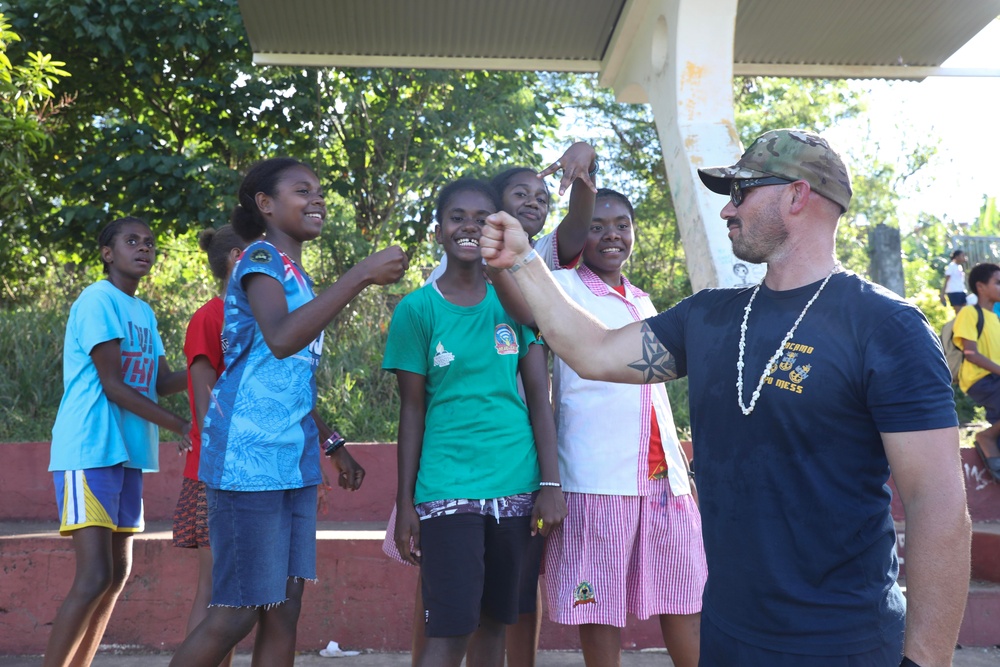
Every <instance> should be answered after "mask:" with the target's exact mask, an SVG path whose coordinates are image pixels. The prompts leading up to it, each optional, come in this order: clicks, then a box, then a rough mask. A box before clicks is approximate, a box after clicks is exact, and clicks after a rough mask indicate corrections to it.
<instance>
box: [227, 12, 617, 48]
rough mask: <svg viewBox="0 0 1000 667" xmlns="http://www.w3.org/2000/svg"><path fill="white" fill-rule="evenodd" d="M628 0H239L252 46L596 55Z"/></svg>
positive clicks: (604, 43)
mask: <svg viewBox="0 0 1000 667" xmlns="http://www.w3.org/2000/svg"><path fill="white" fill-rule="evenodd" d="M624 3H625V0H612V1H608V0H402V1H400V0H285V1H283V2H274V1H273V0H240V11H241V12H242V14H243V22H244V24H245V25H246V28H247V33H248V34H249V36H250V44H251V45H252V46H253V50H254V53H288V54H303V55H328V56H379V57H390V58H397V59H399V60H400V62H404V61H405V59H406V58H408V57H418V58H421V57H423V58H426V57H438V58H456V57H463V58H517V59H526V60H538V59H542V60H583V61H590V62H599V61H600V60H601V57H602V56H603V55H604V50H605V48H606V47H607V44H608V41H609V40H610V38H611V32H612V31H613V30H614V27H615V22H616V21H617V19H618V14H619V13H620V12H621V8H622V5H623V4H624Z"/></svg>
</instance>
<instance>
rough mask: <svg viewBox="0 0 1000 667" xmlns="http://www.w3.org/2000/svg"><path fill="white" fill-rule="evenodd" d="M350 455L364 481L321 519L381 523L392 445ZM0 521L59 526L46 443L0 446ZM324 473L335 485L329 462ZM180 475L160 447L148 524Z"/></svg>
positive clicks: (391, 485)
mask: <svg viewBox="0 0 1000 667" xmlns="http://www.w3.org/2000/svg"><path fill="white" fill-rule="evenodd" d="M349 447H350V451H351V454H352V455H353V456H354V458H355V459H357V461H358V463H360V464H361V465H362V466H364V468H365V482H364V484H362V486H361V489H359V490H358V491H355V492H353V493H351V492H346V491H343V490H342V489H340V488H334V489H333V490H331V491H330V492H329V494H328V496H327V498H328V500H329V502H328V505H327V512H326V514H325V515H323V516H321V518H330V519H343V520H348V521H386V520H388V518H389V512H390V511H391V510H392V504H393V502H394V500H395V496H396V445H395V443H391V444H382V443H350V445H349ZM0 460H2V461H3V465H2V466H0V489H3V496H4V502H3V503H0V521H9V520H14V521H52V522H56V521H58V519H59V517H58V516H57V514H56V501H55V488H54V486H53V483H52V474H51V473H49V472H47V469H48V465H49V443H47V442H13V443H10V442H8V443H0ZM323 469H324V470H325V471H326V472H327V474H328V475H329V476H330V478H331V481H332V482H333V483H334V484H336V481H337V480H336V476H335V475H334V474H333V472H332V471H333V469H332V467H331V466H330V464H329V463H327V462H325V461H324V463H323ZM183 474H184V457H181V456H178V455H177V445H176V443H173V442H164V443H160V472H158V473H150V474H147V475H144V476H143V494H142V495H143V504H144V509H145V516H146V520H147V521H163V520H168V521H169V520H172V518H173V516H174V508H175V507H176V505H177V496H178V494H179V493H180V490H181V478H182V477H183Z"/></svg>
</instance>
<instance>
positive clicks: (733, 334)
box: [480, 129, 971, 667]
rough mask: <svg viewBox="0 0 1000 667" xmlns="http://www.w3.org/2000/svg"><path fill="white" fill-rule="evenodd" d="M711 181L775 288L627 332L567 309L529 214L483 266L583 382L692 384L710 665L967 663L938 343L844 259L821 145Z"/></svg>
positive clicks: (775, 142) (954, 436)
mask: <svg viewBox="0 0 1000 667" xmlns="http://www.w3.org/2000/svg"><path fill="white" fill-rule="evenodd" d="M699 176H700V177H701V179H702V182H703V183H704V184H705V185H706V186H707V187H708V188H709V189H710V190H712V191H713V192H717V193H720V194H727V195H728V196H729V201H728V202H727V203H726V204H725V206H724V207H723V209H722V211H721V217H722V219H723V220H724V223H725V224H726V226H727V227H728V229H729V238H730V239H731V241H732V245H733V253H734V254H735V255H736V257H737V258H739V259H741V260H743V261H745V262H750V263H754V264H759V263H766V264H767V272H766V274H765V277H764V280H763V282H762V283H760V284H758V285H756V286H753V287H737V288H731V289H706V290H702V291H700V292H698V293H696V294H694V295H693V296H691V297H688V298H687V299H684V300H683V301H681V302H680V303H679V304H677V305H676V306H674V307H673V308H670V309H669V310H667V311H665V312H663V313H660V314H659V315H656V316H655V317H652V318H649V319H646V320H644V321H642V322H634V323H631V324H626V325H624V326H621V327H619V328H610V327H608V326H606V325H602V324H601V323H600V322H598V321H596V320H595V319H594V318H592V317H591V316H590V315H588V314H587V313H586V312H585V311H584V310H582V309H580V308H579V307H577V306H576V305H575V304H573V303H572V302H571V301H569V300H568V299H567V298H566V296H565V295H564V293H563V292H562V291H561V290H560V289H559V288H558V286H557V284H556V282H555V280H554V278H553V277H552V274H551V273H550V272H549V271H547V270H546V269H545V267H544V266H543V263H542V262H541V261H538V257H537V253H534V252H533V251H532V249H531V247H530V246H529V245H528V243H527V239H526V238H525V235H524V231H523V230H522V229H521V226H520V224H518V222H517V221H516V220H514V219H512V218H510V216H507V215H505V214H503V213H499V214H496V215H493V216H490V217H489V218H488V219H487V226H486V227H485V228H484V230H483V235H482V239H481V241H480V245H481V250H482V254H483V257H484V258H485V259H486V260H487V262H488V263H489V264H491V265H492V266H494V267H496V268H507V269H508V270H509V271H510V272H511V273H512V274H513V276H514V278H515V280H516V282H517V285H518V287H519V288H520V290H521V292H522V294H523V295H524V297H525V299H526V301H527V302H528V305H529V306H530V308H531V311H532V313H533V315H534V316H535V320H536V321H537V322H538V324H539V325H540V328H541V331H543V332H544V334H545V341H546V343H547V344H548V345H550V346H551V349H552V350H553V351H554V352H555V353H556V354H558V355H559V356H560V357H561V358H562V359H563V360H564V361H565V362H566V363H567V364H568V365H569V366H570V367H571V368H572V369H573V370H574V371H576V372H577V373H578V374H579V375H580V376H581V377H585V378H588V379H592V380H603V381H609V382H631V383H656V382H664V381H666V380H672V379H675V378H678V377H681V376H685V375H686V376H687V377H688V380H689V385H688V387H689V397H690V410H691V424H692V432H693V434H694V447H695V459H694V461H695V463H694V465H695V473H696V475H697V480H698V492H699V499H700V508H701V512H702V521H703V535H704V540H705V554H706V558H707V561H708V573H709V574H708V581H707V583H706V587H705V594H704V597H703V600H702V602H703V609H702V623H701V655H700V663H699V664H700V666H701V667H728V666H730V665H735V664H739V665H741V666H742V667H747V666H748V665H750V666H760V667H775V666H785V665H787V666H789V667H791V666H793V665H794V666H795V667H819V666H822V665H830V664H852V665H871V666H873V667H874V666H878V667H895V666H896V665H900V664H902V665H906V666H907V667H912V666H913V665H924V666H927V667H930V666H939V665H950V664H951V660H952V654H953V651H954V647H955V642H956V640H957V638H958V629H959V626H960V624H961V621H962V615H963V611H964V609H965V603H966V598H967V594H968V586H969V564H970V542H971V522H970V520H969V514H968V509H967V507H966V499H965V484H964V479H963V474H962V468H961V463H960V460H959V454H958V451H959V447H958V429H957V417H956V414H955V405H954V399H953V392H952V387H951V375H950V373H949V371H948V367H947V364H946V363H945V360H944V355H943V353H942V350H941V345H940V341H939V340H938V339H937V337H936V336H935V334H934V332H933V331H931V329H930V327H929V326H928V324H927V321H926V319H925V318H924V317H923V315H922V314H921V313H920V311H919V310H918V309H917V308H916V307H914V306H913V305H912V304H909V303H907V302H905V301H903V300H902V299H900V298H898V297H897V296H896V295H894V294H892V293H890V292H889V291H888V290H885V289H882V288H880V287H879V286H877V285H874V284H872V283H869V282H867V281H865V280H863V279H861V278H860V277H858V276H856V275H854V274H851V273H849V272H846V271H844V270H843V269H842V268H841V267H840V266H839V264H838V263H837V261H836V259H835V248H836V241H835V239H836V231H837V225H838V222H839V219H840V216H841V215H843V214H844V212H845V211H846V210H847V207H848V206H849V204H850V200H851V195H852V189H851V183H850V176H849V175H848V172H847V168H846V166H845V165H844V163H843V161H842V160H841V158H840V156H839V155H838V154H837V153H836V152H835V151H834V150H833V149H832V148H831V147H830V145H829V144H828V143H827V142H826V140H824V139H823V138H822V137H820V136H818V135H816V134H813V133H811V132H808V131H804V130H791V129H783V130H773V131H770V132H767V133H765V134H763V135H762V136H760V137H759V138H758V139H757V140H756V141H754V143H753V144H751V146H750V147H749V148H748V149H747V150H746V151H745V152H744V154H743V156H742V157H741V158H740V160H739V161H738V162H737V163H736V164H735V165H732V166H729V167H715V168H709V169H700V170H699ZM738 323H739V324H738ZM758 369H760V370H759V371H758ZM890 471H891V473H892V477H893V479H894V480H895V482H896V487H897V489H898V491H899V496H900V498H901V500H902V502H903V507H904V511H905V512H906V537H907V546H908V549H907V553H906V583H907V591H906V598H905V599H904V597H903V594H902V591H901V590H900V588H899V586H898V584H897V582H896V576H897V572H898V559H897V557H896V552H895V542H896V536H895V531H894V529H893V521H892V515H891V513H890V492H889V487H888V484H887V482H888V478H889V475H890ZM901 658H902V660H903V661H902V663H900V659H901Z"/></svg>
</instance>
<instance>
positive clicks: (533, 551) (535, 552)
mask: <svg viewBox="0 0 1000 667" xmlns="http://www.w3.org/2000/svg"><path fill="white" fill-rule="evenodd" d="M529 525H530V524H529ZM543 555H545V538H544V537H542V535H541V533H535V536H534V537H532V538H530V539H529V540H528V549H527V551H525V553H524V562H523V563H521V580H520V583H519V585H518V602H517V613H519V614H534V613H535V612H537V611H538V575H539V574H540V573H541V570H542V556H543Z"/></svg>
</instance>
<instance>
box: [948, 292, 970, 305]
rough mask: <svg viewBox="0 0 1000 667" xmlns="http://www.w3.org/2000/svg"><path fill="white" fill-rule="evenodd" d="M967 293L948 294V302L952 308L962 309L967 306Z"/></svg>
mask: <svg viewBox="0 0 1000 667" xmlns="http://www.w3.org/2000/svg"><path fill="white" fill-rule="evenodd" d="M965 299H966V297H965V292H948V302H949V303H950V304H951V307H952V308H961V307H962V306H964V305H965Z"/></svg>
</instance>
